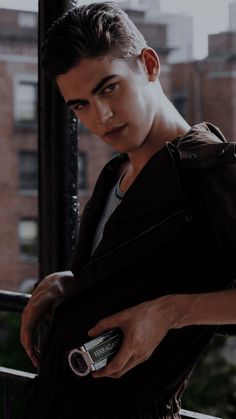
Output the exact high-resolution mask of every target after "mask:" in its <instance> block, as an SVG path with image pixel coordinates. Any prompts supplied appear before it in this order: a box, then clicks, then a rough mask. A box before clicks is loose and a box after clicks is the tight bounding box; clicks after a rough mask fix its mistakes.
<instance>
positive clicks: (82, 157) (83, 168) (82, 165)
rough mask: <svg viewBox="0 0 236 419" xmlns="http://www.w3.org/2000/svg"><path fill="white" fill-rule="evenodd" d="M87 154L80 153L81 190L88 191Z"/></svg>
mask: <svg viewBox="0 0 236 419" xmlns="http://www.w3.org/2000/svg"><path fill="white" fill-rule="evenodd" d="M86 160H87V159H86V153H85V152H84V151H80V152H79V189H80V190H84V189H87V174H86V171H87V170H86V169H87V162H86Z"/></svg>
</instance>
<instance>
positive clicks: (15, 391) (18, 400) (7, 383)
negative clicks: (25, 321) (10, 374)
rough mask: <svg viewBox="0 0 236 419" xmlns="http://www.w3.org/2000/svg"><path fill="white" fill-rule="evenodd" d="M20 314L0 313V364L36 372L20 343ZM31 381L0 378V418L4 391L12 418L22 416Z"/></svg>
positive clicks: (18, 418)
mask: <svg viewBox="0 0 236 419" xmlns="http://www.w3.org/2000/svg"><path fill="white" fill-rule="evenodd" d="M19 333H20V314H17V313H0V366H1V367H5V368H13V369H17V370H22V371H27V372H33V373H36V371H35V368H34V367H33V365H32V363H31V361H30V360H29V359H28V357H27V355H26V354H25V351H24V349H23V347H22V346H21V343H20V336H19ZM31 387H32V386H31V383H30V382H29V383H27V384H26V383H25V382H23V381H12V380H6V379H0V418H2V417H3V411H4V398H5V397H6V391H7V392H8V396H9V397H10V400H11V402H12V407H13V415H12V418H13V419H20V418H22V412H23V409H24V403H25V402H26V400H27V397H28V396H29V394H30V391H31Z"/></svg>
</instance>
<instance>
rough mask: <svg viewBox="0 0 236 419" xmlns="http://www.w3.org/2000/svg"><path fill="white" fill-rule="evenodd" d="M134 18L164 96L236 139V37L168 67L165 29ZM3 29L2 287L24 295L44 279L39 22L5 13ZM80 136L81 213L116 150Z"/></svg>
mask: <svg viewBox="0 0 236 419" xmlns="http://www.w3.org/2000/svg"><path fill="white" fill-rule="evenodd" d="M128 13H129V14H130V16H131V18H132V19H133V20H134V21H135V22H136V24H137V26H138V27H139V28H140V30H141V31H142V33H143V34H144V36H145V38H146V39H147V41H148V44H149V45H150V46H152V47H153V48H154V49H156V51H157V52H158V54H159V56H160V61H161V83H162V86H163V88H164V91H165V92H166V94H167V95H168V96H169V97H170V99H172V100H173V102H174V104H175V105H176V107H177V108H178V109H179V110H180V112H181V113H182V114H183V115H184V117H185V118H186V119H187V121H188V122H189V123H190V124H195V123H198V122H200V121H202V120H208V121H212V122H215V123H216V124H217V125H218V126H219V127H220V128H221V129H222V131H223V132H224V133H225V135H226V136H227V138H228V139H229V140H230V139H236V101H235V97H236V94H235V93H236V33H235V32H225V33H220V34H216V35H211V36H210V37H209V55H208V57H207V58H206V59H204V60H202V61H191V62H189V63H180V64H174V65H170V64H169V63H168V60H167V58H168V54H169V52H170V46H169V45H168V42H167V31H166V25H163V24H155V22H153V20H152V21H151V22H149V21H148V20H147V19H146V18H145V12H144V11H143V10H136V11H135V10H128ZM0 28H1V29H0V97H1V101H0V156H1V157H0V158H1V162H0V194H1V206H0V231H1V241H0V288H1V289H22V287H23V286H24V285H27V284H29V283H31V282H32V280H35V279H36V278H37V275H38V263H37V170H38V169H37V93H36V92H37V39H36V33H37V15H36V14H35V13H31V12H21V11H15V10H14V11H13V10H6V9H5V10H4V9H0ZM79 133H80V135H79V151H80V161H79V172H80V179H79V185H80V191H79V199H80V205H81V212H82V210H83V207H84V204H85V202H86V201H87V200H88V198H89V197H90V194H91V190H92V188H93V185H94V182H95V180H96V178H97V175H98V173H99V171H100V169H101V167H102V166H103V165H104V164H105V162H106V161H107V160H108V159H109V158H110V157H111V156H112V155H113V151H112V150H111V149H110V148H109V147H108V146H107V145H105V144H103V143H102V142H101V141H100V140H99V139H97V138H96V137H95V136H94V135H91V134H90V133H89V132H88V131H87V130H86V129H85V128H84V127H83V126H81V127H80V128H79ZM20 287H21V288H20Z"/></svg>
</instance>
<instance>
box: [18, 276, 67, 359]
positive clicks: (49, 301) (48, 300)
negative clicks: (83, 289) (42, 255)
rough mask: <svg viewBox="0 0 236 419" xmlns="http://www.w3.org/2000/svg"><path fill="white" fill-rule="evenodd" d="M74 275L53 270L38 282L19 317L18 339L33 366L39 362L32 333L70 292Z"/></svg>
mask: <svg viewBox="0 0 236 419" xmlns="http://www.w3.org/2000/svg"><path fill="white" fill-rule="evenodd" d="M73 280H74V276H73V274H72V272H71V271H63V272H55V273H53V274H50V275H48V276H46V277H45V278H44V279H42V281H40V282H39V284H38V286H37V288H36V289H35V290H34V292H33V294H32V297H31V298H30V300H29V302H28V304H27V305H26V307H25V308H24V310H23V313H22V317H21V331H20V339H21V343H22V345H23V347H24V348H25V351H26V353H27V355H28V356H29V358H30V359H31V361H32V362H33V364H34V366H35V367H37V366H38V363H39V359H38V355H37V353H36V351H35V349H34V344H33V334H34V331H35V329H36V328H37V326H38V324H39V323H40V321H41V320H42V318H43V317H44V315H45V314H47V313H49V312H52V311H53V310H54V309H55V307H56V306H57V305H58V304H60V302H62V300H63V299H64V298H65V296H66V295H68V294H69V293H70V292H71V289H72V285H73V282H74V281H73Z"/></svg>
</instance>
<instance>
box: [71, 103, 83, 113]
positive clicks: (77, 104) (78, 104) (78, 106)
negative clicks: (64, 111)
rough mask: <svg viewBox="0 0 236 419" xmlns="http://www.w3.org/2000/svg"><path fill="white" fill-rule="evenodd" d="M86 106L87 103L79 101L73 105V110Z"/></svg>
mask: <svg viewBox="0 0 236 419" xmlns="http://www.w3.org/2000/svg"><path fill="white" fill-rule="evenodd" d="M86 106H87V103H82V102H78V103H76V104H75V105H73V106H72V110H73V111H78V110H81V109H84V108H85V107H86Z"/></svg>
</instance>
